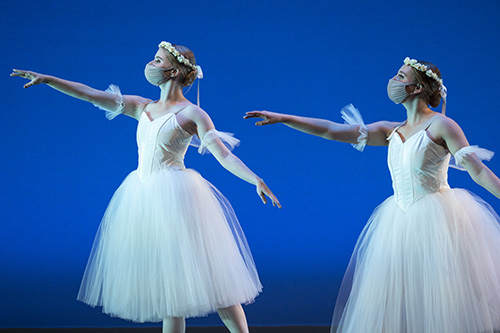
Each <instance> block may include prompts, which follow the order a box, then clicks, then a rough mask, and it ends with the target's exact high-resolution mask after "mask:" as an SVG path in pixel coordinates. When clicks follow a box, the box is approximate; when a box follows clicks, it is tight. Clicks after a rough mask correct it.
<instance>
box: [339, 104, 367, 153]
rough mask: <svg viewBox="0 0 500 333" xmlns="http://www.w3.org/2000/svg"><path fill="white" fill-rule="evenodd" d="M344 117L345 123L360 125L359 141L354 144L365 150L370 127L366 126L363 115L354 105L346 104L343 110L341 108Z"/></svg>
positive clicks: (355, 146)
mask: <svg viewBox="0 0 500 333" xmlns="http://www.w3.org/2000/svg"><path fill="white" fill-rule="evenodd" d="M340 114H341V115H342V119H344V121H345V124H349V125H358V126H359V137H358V143H356V144H355V143H353V144H352V146H353V147H354V148H356V149H357V150H359V151H363V150H364V149H365V146H366V142H367V141H368V127H366V125H365V123H364V121H363V117H361V113H360V112H359V110H358V109H356V108H355V107H354V105H352V104H349V105H346V106H345V107H344V108H343V109H342V110H340Z"/></svg>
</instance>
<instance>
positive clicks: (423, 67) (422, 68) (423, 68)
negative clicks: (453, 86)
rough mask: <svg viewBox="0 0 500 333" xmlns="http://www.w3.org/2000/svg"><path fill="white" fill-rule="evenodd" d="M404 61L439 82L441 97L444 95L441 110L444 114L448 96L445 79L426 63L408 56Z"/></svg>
mask: <svg viewBox="0 0 500 333" xmlns="http://www.w3.org/2000/svg"><path fill="white" fill-rule="evenodd" d="M404 63H405V65H407V66H410V67H412V68H415V69H416V70H418V71H421V72H424V73H425V75H427V76H428V77H430V78H432V79H434V80H435V81H436V82H437V83H439V91H440V93H441V97H443V106H442V111H441V112H442V113H443V114H444V112H445V108H446V96H447V95H448V89H446V86H445V85H444V84H443V79H441V78H440V77H439V76H438V75H437V74H436V73H434V72H433V71H431V70H430V69H428V68H427V66H426V65H424V64H421V63H419V62H418V61H417V60H415V59H410V58H409V57H406V58H405V60H404Z"/></svg>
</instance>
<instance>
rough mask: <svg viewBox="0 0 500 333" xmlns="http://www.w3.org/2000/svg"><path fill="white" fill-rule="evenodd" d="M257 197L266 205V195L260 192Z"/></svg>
mask: <svg viewBox="0 0 500 333" xmlns="http://www.w3.org/2000/svg"><path fill="white" fill-rule="evenodd" d="M259 196H260V199H261V200H262V203H264V204H266V203H267V199H266V195H265V194H264V192H262V191H261V192H260V193H259Z"/></svg>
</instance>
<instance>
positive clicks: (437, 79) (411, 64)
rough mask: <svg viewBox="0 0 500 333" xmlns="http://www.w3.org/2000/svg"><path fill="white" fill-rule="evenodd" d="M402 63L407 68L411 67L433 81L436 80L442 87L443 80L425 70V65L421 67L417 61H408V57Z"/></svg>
mask: <svg viewBox="0 0 500 333" xmlns="http://www.w3.org/2000/svg"><path fill="white" fill-rule="evenodd" d="M404 63H405V65H407V66H411V67H413V68H415V69H416V70H419V71H421V72H424V73H425V74H426V75H427V76H428V77H430V78H433V79H434V80H436V81H437V82H438V83H439V85H440V86H442V85H443V80H442V79H441V78H440V77H439V76H438V75H437V74H436V73H434V72H433V71H431V70H430V69H427V66H426V65H423V64H421V63H419V62H418V61H417V60H415V59H410V58H408V57H406V58H405V61H404Z"/></svg>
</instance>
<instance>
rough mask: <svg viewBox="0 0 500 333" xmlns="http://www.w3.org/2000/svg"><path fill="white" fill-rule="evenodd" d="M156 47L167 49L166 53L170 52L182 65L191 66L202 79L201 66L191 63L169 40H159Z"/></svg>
mask: <svg viewBox="0 0 500 333" xmlns="http://www.w3.org/2000/svg"><path fill="white" fill-rule="evenodd" d="M158 48H162V49H164V50H167V51H168V53H170V54H171V55H173V56H174V58H175V59H176V60H177V61H178V62H179V63H181V64H183V65H184V66H186V67H189V68H191V69H192V70H195V71H197V73H196V77H197V78H198V79H203V71H202V70H201V67H200V66H199V65H193V64H192V63H191V62H190V61H189V59H188V58H186V57H185V56H183V55H182V54H181V53H180V52H179V51H177V49H176V48H175V46H173V45H172V44H171V43H169V42H165V41H163V42H161V43H160V44H158ZM197 99H198V106H200V81H198V97H197Z"/></svg>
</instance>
